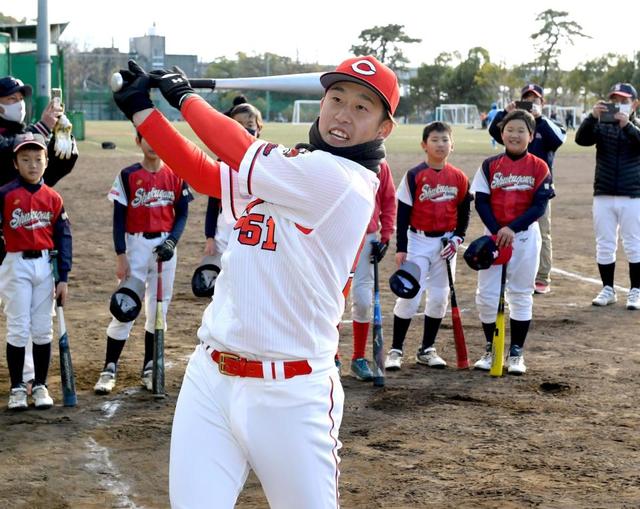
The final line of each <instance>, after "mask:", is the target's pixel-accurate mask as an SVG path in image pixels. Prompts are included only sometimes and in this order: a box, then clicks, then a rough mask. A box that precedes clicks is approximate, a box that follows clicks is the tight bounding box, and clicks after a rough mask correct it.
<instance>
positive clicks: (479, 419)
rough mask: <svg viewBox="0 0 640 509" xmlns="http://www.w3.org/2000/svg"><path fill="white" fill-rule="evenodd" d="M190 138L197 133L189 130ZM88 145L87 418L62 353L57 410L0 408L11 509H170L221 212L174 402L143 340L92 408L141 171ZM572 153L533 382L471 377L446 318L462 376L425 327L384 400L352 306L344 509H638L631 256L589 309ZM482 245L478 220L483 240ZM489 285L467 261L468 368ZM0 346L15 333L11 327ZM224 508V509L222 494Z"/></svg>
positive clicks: (586, 250)
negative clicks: (357, 362) (118, 255)
mask: <svg viewBox="0 0 640 509" xmlns="http://www.w3.org/2000/svg"><path fill="white" fill-rule="evenodd" d="M177 125H178V126H179V128H180V129H181V130H182V131H183V132H185V133H187V132H188V128H187V127H186V125H183V124H177ZM421 130H422V127H421V126H404V125H401V126H399V127H398V128H397V129H396V131H395V132H394V134H393V135H392V137H391V139H390V140H389V142H388V143H387V152H388V160H389V163H390V165H391V168H392V169H393V173H394V178H395V181H396V184H397V183H399V181H400V178H401V177H402V175H403V174H404V172H405V171H406V170H407V169H409V168H410V167H412V166H414V165H415V164H417V163H418V162H419V161H420V160H421V158H422V153H421V149H420V145H419V142H420V136H421ZM306 131H307V127H306V126H291V125H289V124H268V125H267V127H266V128H265V130H264V131H263V138H265V139H268V140H270V141H276V142H281V143H283V144H285V145H293V144H294V143H296V142H297V141H306ZM86 132H87V139H86V140H85V141H83V142H81V143H80V152H81V155H80V159H79V161H78V163H77V165H76V168H75V169H74V171H73V173H72V174H71V175H70V176H68V177H66V178H65V179H64V180H63V181H62V182H61V183H60V184H59V185H58V186H57V188H56V189H57V190H58V191H59V192H60V193H61V194H62V196H63V198H64V200H65V205H66V209H67V211H68V213H69V216H70V219H71V222H72V227H73V233H74V268H73V271H72V273H71V276H70V282H69V290H70V294H69V299H68V303H67V305H66V306H65V317H66V320H67V328H68V332H69V339H70V344H71V352H72V356H73V363H74V368H75V375H76V384H77V388H78V405H77V407H75V408H64V407H62V406H61V405H60V402H61V392H60V377H59V368H58V354H57V346H56V345H57V341H55V340H54V348H53V351H54V355H53V358H52V367H51V370H50V374H49V388H50V391H51V394H52V396H53V397H54V399H55V400H56V406H55V407H54V408H52V409H50V410H46V411H36V410H34V409H29V410H27V411H26V412H21V413H10V412H8V411H7V410H6V402H5V401H3V402H2V403H1V404H0V458H1V461H0V486H1V487H2V488H1V493H2V495H1V496H0V507H1V508H12V509H18V508H30V509H34V508H40V509H62V508H82V509H98V508H100V509H104V508H166V507H169V502H168V459H169V442H170V434H171V420H172V416H173V409H174V407H175V403H176V397H177V395H178V392H179V389H180V383H181V379H182V375H183V372H184V368H185V365H186V362H187V359H188V357H189V355H190V353H191V352H192V350H193V348H194V345H195V344H196V341H197V339H196V330H197V328H198V325H199V323H200V318H201V315H202V311H203V310H204V308H205V306H206V305H207V301H206V300H203V299H197V298H196V297H194V296H193V295H192V293H191V286H190V281H191V275H192V272H193V269H194V268H195V267H196V266H197V264H198V262H199V260H200V257H201V255H202V249H203V246H204V235H203V230H204V211H205V206H206V199H205V198H204V197H203V196H197V197H196V199H195V201H194V202H192V206H191V208H190V217H189V221H188V225H187V228H186V231H185V234H184V236H183V238H182V240H181V242H180V244H179V248H178V257H179V258H178V269H177V273H176V281H175V289H174V298H173V301H172V303H171V306H170V308H169V314H168V319H167V320H168V331H167V334H166V337H165V345H166V352H165V362H166V366H167V374H166V377H167V382H166V387H167V391H168V393H169V395H168V397H167V398H166V399H165V400H160V401H157V400H154V399H153V398H152V396H151V395H150V394H149V393H147V392H146V391H144V390H143V389H142V388H141V386H140V382H139V378H140V369H141V363H142V357H143V349H144V337H143V336H144V333H143V330H142V329H143V325H142V323H138V324H137V325H136V326H135V327H134V331H133V333H132V336H131V338H130V340H129V341H128V343H127V345H126V347H125V349H124V353H123V356H122V358H121V361H120V366H119V372H118V380H117V384H116V388H115V390H114V392H113V393H112V394H110V395H109V396H102V397H100V396H96V395H94V394H93V385H94V383H95V382H96V380H97V377H98V374H99V372H100V370H101V368H102V363H103V359H104V353H105V345H106V335H105V331H106V326H107V324H108V322H109V319H110V315H109V310H108V300H109V297H110V295H111V293H112V292H113V290H114V288H115V287H116V284H117V280H116V277H115V253H114V251H113V244H112V237H111V216H112V209H111V204H110V203H109V202H108V201H107V199H106V194H107V192H108V190H109V188H110V185H111V183H112V182H113V179H114V177H115V176H116V175H117V173H118V172H119V171H120V170H121V169H122V168H123V167H125V166H128V165H129V164H131V163H133V162H135V161H137V160H139V159H140V154H139V152H138V150H137V149H136V147H135V144H134V140H133V130H132V128H131V126H130V124H128V123H125V122H111V123H98V122H95V123H92V122H89V123H87V126H86ZM573 135H574V133H573V132H570V133H569V136H568V140H567V142H566V144H565V146H563V147H562V148H560V150H559V151H558V154H557V159H556V168H555V182H556V190H557V194H558V196H557V197H556V198H555V199H554V200H553V202H552V217H553V219H552V221H553V223H552V224H553V241H554V272H553V274H552V292H551V293H550V294H548V295H544V296H536V297H535V299H534V319H533V323H532V327H531V332H530V334H529V337H528V339H527V344H526V347H525V358H526V363H527V367H528V372H527V374H526V375H524V376H522V377H513V376H505V377H503V378H491V377H489V375H488V374H487V373H485V372H477V371H472V370H468V371H459V370H457V369H456V368H455V350H454V343H453V337H452V329H451V320H450V315H449V314H447V317H446V318H445V320H444V321H443V327H442V330H441V332H440V334H439V336H438V339H437V342H436V346H437V347H438V351H439V353H440V354H441V355H442V356H443V357H444V358H445V359H446V360H447V361H448V363H449V367H448V368H447V369H445V370H430V369H429V368H425V367H424V366H418V365H416V364H415V363H414V360H413V353H414V352H415V350H416V349H417V347H418V343H419V341H420V340H421V337H422V325H423V319H422V316H416V317H415V319H414V321H413V323H412V326H411V328H410V331H409V335H408V337H407V342H406V350H405V364H404V365H403V368H402V370H401V371H399V372H395V373H389V374H388V376H387V382H386V386H385V387H384V388H382V389H378V388H374V387H373V386H372V385H371V384H370V383H362V382H358V381H356V380H355V379H353V378H351V377H350V376H349V374H348V369H347V366H348V360H349V359H350V358H351V337H352V331H351V322H350V312H349V311H350V307H349V306H347V312H346V313H345V315H344V320H345V322H344V323H343V326H342V329H341V337H340V350H341V354H342V356H343V357H344V359H345V361H346V362H345V367H343V377H342V379H343V383H344V386H345V393H346V404H345V415H344V420H343V424H342V428H341V431H340V438H341V440H342V442H343V448H342V450H341V457H342V462H341V477H340V482H341V501H342V506H343V507H345V508H367V509H372V508H397V509H399V508H527V507H536V508H589V509H594V508H603V509H604V508H607V509H608V508H638V507H640V433H639V432H638V430H639V429H640V410H639V405H638V400H637V393H638V390H639V389H640V382H639V381H638V373H639V372H640V349H639V348H638V322H639V321H640V312H638V311H628V310H627V309H626V307H625V301H626V289H627V288H628V286H629V283H628V271H627V264H626V258H625V257H624V254H623V253H622V251H619V260H620V261H619V263H618V271H617V274H616V283H617V284H618V285H620V288H619V291H618V295H619V302H618V303H617V304H615V305H612V306H609V307H607V308H596V307H593V306H592V305H591V299H592V298H593V297H594V296H595V295H596V293H597V292H598V290H599V287H600V285H599V282H598V274H597V266H596V263H595V242H594V237H593V230H592V219H591V200H592V196H591V194H592V180H593V169H594V152H595V150H594V149H593V148H581V147H578V146H577V145H575V143H574V141H573ZM102 141H113V142H115V143H116V145H117V148H116V149H115V150H103V149H102V148H101V147H100V143H101V142H102ZM454 141H455V147H454V153H453V154H452V157H451V162H452V163H453V164H455V165H456V166H458V167H460V168H462V169H463V170H464V171H465V173H466V174H467V175H468V176H469V177H472V176H473V174H474V173H475V171H476V169H477V168H478V166H479V165H480V163H481V162H482V160H483V159H484V158H486V157H488V156H490V155H493V154H494V153H495V152H494V149H493V148H492V147H491V144H490V142H489V135H488V133H487V132H486V131H478V130H470V129H462V128H461V129H456V130H455V134H454ZM481 231H482V227H481V224H480V221H479V219H478V216H477V214H476V213H475V212H474V213H473V215H472V219H471V226H470V231H469V234H468V238H469V239H473V238H475V237H477V236H478V235H480V233H481ZM390 251H393V252H394V251H395V250H390ZM394 269H395V268H394V264H393V255H392V254H389V255H387V257H386V258H385V259H384V260H383V261H382V263H381V276H382V278H381V279H382V281H383V285H382V303H383V304H382V306H383V323H384V333H385V337H386V345H385V348H386V347H388V345H389V344H390V338H391V332H392V330H391V324H392V309H393V303H394V297H393V295H392V294H391V292H390V290H389V288H388V285H387V284H386V281H387V280H388V277H389V275H390V274H391V273H392V272H393V270H394ZM475 283H476V273H475V272H473V271H471V270H470V269H469V268H468V267H467V266H466V265H465V264H464V262H462V261H461V262H460V263H459V264H458V271H457V285H456V290H457V294H458V302H459V305H460V307H461V309H462V311H463V312H462V320H463V323H464V327H465V333H466V337H467V344H468V347H469V352H470V359H471V362H473V361H475V360H476V359H477V358H478V357H479V356H480V355H481V353H482V350H483V347H484V339H483V336H482V331H481V328H480V323H479V320H478V317H477V314H476V312H475V305H474V292H475ZM54 329H56V327H54ZM0 330H2V332H3V333H4V330H5V321H4V316H2V317H0ZM56 335H57V333H54V336H56ZM507 338H508V330H507ZM3 350H4V349H3ZM368 357H369V358H371V345H370V344H369V347H368ZM8 378H9V376H8V370H7V365H6V358H5V355H4V354H2V355H0V397H2V398H8V392H9V380H8ZM201 439H202V440H203V441H205V440H207V437H206V436H204V435H203V436H202V437H201ZM292 468H295V460H294V462H293V464H292ZM211 507H212V508H215V507H216V503H215V493H214V492H212V493H211ZM238 507H239V508H252V509H254V508H265V507H267V503H266V500H265V498H264V495H263V494H262V491H261V488H260V485H259V483H258V481H257V480H256V478H255V477H253V476H250V477H249V481H248V482H247V485H246V487H245V489H244V491H243V493H242V495H241V497H240V500H239V502H238ZM301 509H304V508H301Z"/></svg>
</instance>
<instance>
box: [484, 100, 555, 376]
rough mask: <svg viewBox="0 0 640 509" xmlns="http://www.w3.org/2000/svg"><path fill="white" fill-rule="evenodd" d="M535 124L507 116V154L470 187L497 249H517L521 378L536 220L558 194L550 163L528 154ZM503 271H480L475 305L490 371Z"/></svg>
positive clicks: (510, 272) (514, 357)
mask: <svg viewBox="0 0 640 509" xmlns="http://www.w3.org/2000/svg"><path fill="white" fill-rule="evenodd" d="M535 125H536V123H535V119H534V118H533V116H532V115H531V113H529V112H527V111H524V110H513V111H511V112H510V113H508V114H507V115H506V116H505V117H504V119H503V120H502V122H501V124H500V131H501V135H502V141H503V143H504V146H505V151H504V153H503V154H499V155H496V156H493V157H489V158H488V159H485V161H484V162H483V163H482V166H481V167H480V169H478V171H477V173H476V175H475V177H474V179H473V183H472V184H471V192H472V193H473V194H474V198H475V207H476V210H477V211H478V214H479V215H480V219H482V222H483V223H484V225H485V229H486V231H487V234H493V235H496V244H497V245H498V247H506V246H512V247H513V254H512V256H511V259H510V261H509V264H508V267H507V280H506V302H507V303H508V304H509V314H510V325H511V347H510V349H509V358H508V361H507V371H508V372H509V373H511V374H513V375H522V374H523V373H524V372H525V371H526V369H527V368H526V366H525V364H524V357H523V355H522V350H523V347H524V342H525V339H526V337H527V332H528V331H529V324H530V323H531V317H532V310H533V292H534V288H535V277H536V272H537V270H538V263H539V257H540V246H541V239H540V229H539V227H538V223H537V220H538V218H539V217H541V216H542V215H543V214H544V212H545V210H546V208H547V202H548V201H549V198H550V197H551V196H552V193H553V191H552V186H551V174H550V173H549V167H548V166H547V163H545V162H544V161H543V160H542V159H539V158H538V157H536V156H534V155H533V154H531V153H529V152H528V150H527V147H528V145H529V144H530V143H531V142H532V140H533V137H534V133H535ZM501 270H502V269H501V266H499V265H493V266H491V267H490V268H488V269H486V270H481V271H479V272H478V290H477V293H476V305H477V307H478V312H479V315H480V321H481V322H482V328H483V330H484V334H485V338H486V340H487V346H486V353H485V354H484V355H483V356H482V358H481V359H480V360H479V361H477V362H476V363H475V365H474V367H475V368H476V369H482V370H487V371H488V370H489V369H490V368H491V363H492V360H493V356H492V353H491V346H492V341H493V334H494V330H495V326H496V324H495V322H496V315H497V309H498V300H499V297H500V279H501Z"/></svg>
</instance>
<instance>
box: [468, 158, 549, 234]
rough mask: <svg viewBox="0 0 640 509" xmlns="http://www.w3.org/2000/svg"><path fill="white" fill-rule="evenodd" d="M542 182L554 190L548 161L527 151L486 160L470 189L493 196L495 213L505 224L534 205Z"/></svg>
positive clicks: (491, 197)
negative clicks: (520, 154) (518, 155)
mask: <svg viewBox="0 0 640 509" xmlns="http://www.w3.org/2000/svg"><path fill="white" fill-rule="evenodd" d="M543 185H544V186H546V187H547V188H548V189H549V192H551V174H550V173H549V167H548V166H547V163H545V162H544V161H543V160H542V159H540V158H538V157H536V156H534V155H533V154H530V153H528V152H526V153H525V154H524V155H523V156H522V157H511V156H509V155H508V154H506V153H503V154H499V155H497V156H494V157H489V158H488V159H485V161H484V162H483V163H482V167H481V168H480V169H479V170H478V172H477V173H476V176H475V177H474V179H473V184H472V186H471V191H472V192H473V193H475V192H481V193H486V194H488V195H489V196H490V202H491V210H492V211H493V215H494V216H495V218H496V221H498V223H499V224H500V226H505V225H508V224H510V223H511V222H512V221H514V220H515V219H516V218H518V217H520V216H522V214H524V213H525V212H526V211H527V210H528V209H529V208H530V207H531V205H532V204H533V201H534V195H535V194H536V191H538V189H539V188H540V186H543Z"/></svg>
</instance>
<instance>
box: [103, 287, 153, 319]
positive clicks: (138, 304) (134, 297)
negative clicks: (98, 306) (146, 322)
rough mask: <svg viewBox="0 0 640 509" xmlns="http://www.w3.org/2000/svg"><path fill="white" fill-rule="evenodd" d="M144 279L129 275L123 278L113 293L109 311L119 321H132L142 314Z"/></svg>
mask: <svg viewBox="0 0 640 509" xmlns="http://www.w3.org/2000/svg"><path fill="white" fill-rule="evenodd" d="M144 289H145V283H144V281H142V280H140V279H138V278H135V277H128V278H127V279H124V280H122V282H121V283H120V285H119V286H118V288H116V291H115V292H113V295H111V302H110V304H109V311H111V314H112V315H113V316H114V318H115V319H116V320H118V321H119V322H132V321H133V320H135V319H136V318H137V317H138V315H139V314H140V310H141V309H142V298H143V297H144Z"/></svg>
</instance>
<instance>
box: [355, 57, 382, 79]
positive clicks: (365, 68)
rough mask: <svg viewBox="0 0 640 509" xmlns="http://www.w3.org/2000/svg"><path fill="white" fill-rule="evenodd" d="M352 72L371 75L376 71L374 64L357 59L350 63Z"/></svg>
mask: <svg viewBox="0 0 640 509" xmlns="http://www.w3.org/2000/svg"><path fill="white" fill-rule="evenodd" d="M351 68H352V69H353V72H356V73H358V74H362V75H363V76H373V75H374V74H375V73H376V68H375V66H374V65H373V64H372V63H371V62H369V61H368V60H358V61H357V62H354V63H353V64H351Z"/></svg>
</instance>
